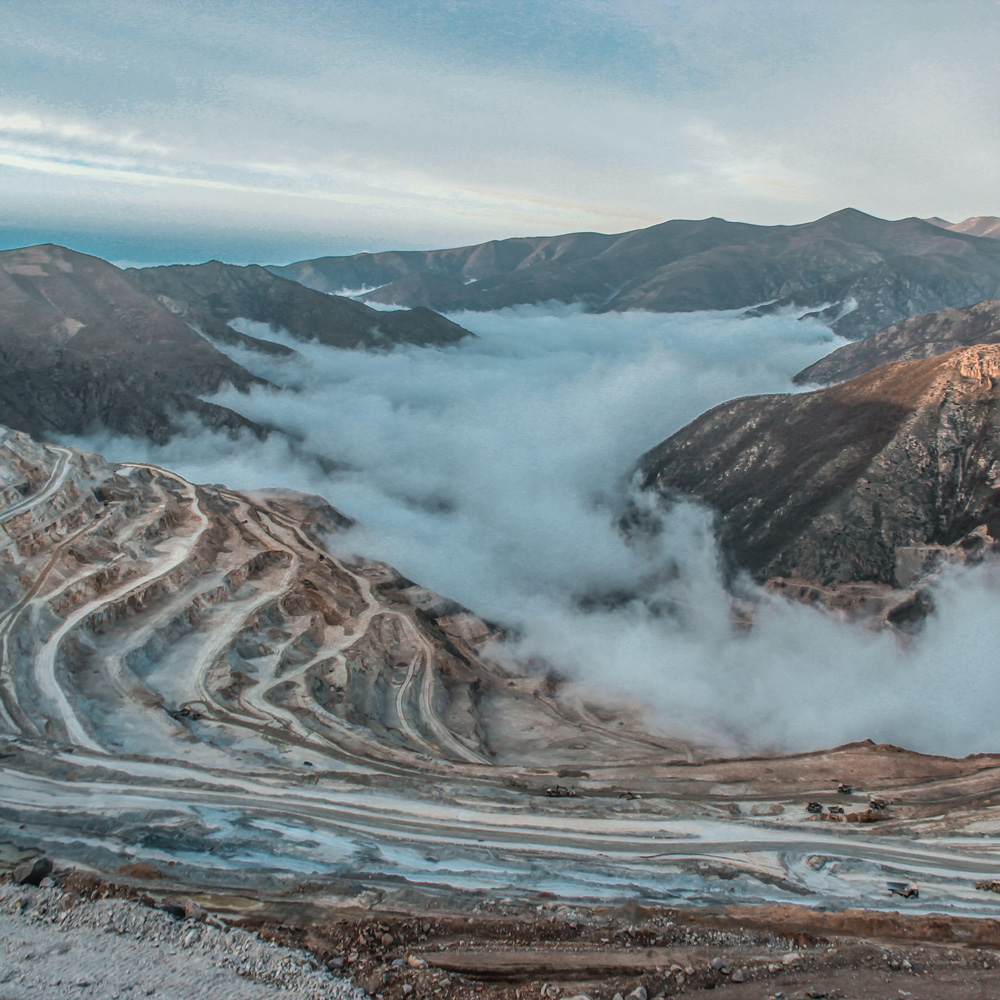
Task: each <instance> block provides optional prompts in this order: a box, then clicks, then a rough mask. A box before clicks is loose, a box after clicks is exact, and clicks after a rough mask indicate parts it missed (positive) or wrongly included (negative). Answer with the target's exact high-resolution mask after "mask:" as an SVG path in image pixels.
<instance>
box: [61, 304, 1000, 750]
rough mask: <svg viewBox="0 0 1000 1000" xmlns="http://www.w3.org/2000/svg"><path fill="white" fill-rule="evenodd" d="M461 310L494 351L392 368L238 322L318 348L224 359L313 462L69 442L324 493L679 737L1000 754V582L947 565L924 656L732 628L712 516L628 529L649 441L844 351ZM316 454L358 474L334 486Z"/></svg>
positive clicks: (784, 630)
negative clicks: (632, 492)
mask: <svg viewBox="0 0 1000 1000" xmlns="http://www.w3.org/2000/svg"><path fill="white" fill-rule="evenodd" d="M452 318H454V319H456V320H457V321H458V322H459V323H461V324H462V325H464V326H466V327H467V328H468V329H471V330H473V332H475V333H476V334H477V335H478V336H477V338H475V339H471V338H470V339H467V340H466V341H463V342H462V343H461V344H459V345H457V346H454V347H450V348H447V349H444V350H429V349H421V348H411V347H404V348H398V349H396V350H394V351H392V352H390V353H385V354H369V353H364V352H355V351H336V350H332V349H329V348H325V347H322V346H319V345H303V344H300V343H298V342H295V341H291V340H287V339H285V338H283V337H282V336H281V335H276V334H275V333H274V332H273V331H270V330H268V329H267V328H262V327H260V326H257V325H254V324H247V323H244V324H243V327H242V328H243V329H244V330H246V331H247V332H252V333H253V334H254V335H256V336H266V337H268V338H270V339H273V340H279V341H281V342H284V343H288V344H289V346H292V347H294V348H295V349H296V350H297V351H298V352H299V354H300V357H299V358H296V359H291V360H276V359H272V358H268V357H263V356H260V355H256V354H251V353H248V352H242V351H240V352H237V351H234V352H231V353H232V356H233V357H234V358H235V359H236V360H238V361H239V362H240V363H241V364H243V365H245V366H246V367H248V368H250V369H251V370H253V371H255V372H257V373H258V374H260V375H263V376H265V377H266V378H268V379H269V380H271V381H272V382H274V383H276V384H278V385H281V386H284V387H286V388H287V389H294V390H295V391H283V392H274V391H271V390H255V391H254V392H253V393H252V394H251V395H249V396H245V395H241V394H239V393H237V392H235V391H232V392H227V393H224V394H222V395H221V396H219V397H216V401H218V402H221V403H223V404H224V405H227V406H230V407H232V408H233V409H235V410H238V411H240V412H242V413H244V414H246V415H247V416H249V417H251V418H253V419H254V420H257V421H260V422H263V423H267V424H273V425H276V426H278V427H280V428H282V429H283V430H285V431H287V432H288V433H289V434H290V435H292V436H294V437H295V438H296V439H297V440H298V442H299V448H298V450H294V449H292V448H290V447H289V445H288V443H287V442H286V441H285V440H282V438H281V437H279V436H277V435H275V436H273V437H272V438H271V439H270V440H268V441H266V442H257V441H255V440H252V439H243V440H241V441H239V442H234V441H232V440H230V439H229V438H227V437H223V436H218V435H212V434H209V433H207V432H204V431H200V432H197V433H195V432H192V434H191V435H190V436H189V437H187V438H184V439H177V440H175V441H173V442H171V443H170V444H169V445H167V446H165V447H162V448H155V447H152V446H150V445H149V444H147V443H143V442H137V441H134V440H130V439H124V438H120V437H119V438H110V437H107V436H102V437H97V438H88V439H86V440H76V441H73V442H70V443H73V444H76V445H78V446H81V447H87V448H91V449H93V450H96V451H100V452H103V453H104V454H107V455H108V456H109V457H111V458H114V459H118V460H123V459H139V458H141V459H146V460H149V461H153V462H156V463H157V464H160V465H163V466H165V467H167V468H173V469H176V470H177V471H179V472H181V473H182V474H183V475H185V476H187V477H188V478H190V479H193V480H195V481H198V482H225V483H226V484H227V485H229V486H232V487H235V488H250V487H262V486H287V487H292V488H295V489H300V490H306V491H309V492H315V493H320V494H322V495H323V496H325V497H326V498H327V499H328V500H329V501H330V502H331V503H333V504H334V505H335V506H336V507H338V508H339V509H341V510H343V511H344V512H345V513H347V514H349V515H351V516H352V517H355V518H357V519H358V521H359V525H358V527H357V528H355V529H353V530H352V531H351V532H349V533H348V534H347V535H346V536H345V538H344V540H343V545H344V551H348V552H353V553H359V554H363V555H365V556H368V557H371V558H377V559H383V560H385V561H387V562H390V563H392V564H393V565H395V566H396V567H397V568H398V569H399V570H400V571H401V572H403V573H404V574H405V575H407V576H409V577H411V578H413V579H415V580H417V581H419V582H420V583H422V584H424V585H426V586H429V587H431V588H433V589H435V590H437V591H438V592H440V593H442V594H444V595H447V596H448V597H451V598H454V599H456V600H458V601H460V602H462V603H463V604H465V605H467V606H468V607H470V608H472V609H473V610H474V611H476V612H477V613H478V614H480V615H483V616H484V617H487V618H491V619H493V620H495V621H498V622H499V623H501V624H503V625H505V626H507V627H508V628H509V629H511V630H512V635H513V636H514V638H513V639H512V641H511V642H510V643H508V648H509V651H510V653H512V654H515V655H518V656H525V657H528V656H540V657H543V658H545V659H546V660H547V661H549V662H550V663H551V664H552V665H553V666H554V667H555V668H556V669H558V670H559V671H560V672H562V673H564V674H565V675H567V676H569V677H576V678H580V679H582V680H585V681H588V682H590V683H593V684H595V685H598V686H602V687H604V688H606V689H608V690H613V691H615V692H624V693H627V694H630V695H633V696H636V697H638V698H640V699H641V701H642V702H643V703H644V704H646V705H648V706H649V707H650V710H651V711H653V712H655V714H656V715H657V716H658V718H659V719H660V720H661V721H663V722H664V723H665V724H668V725H670V726H671V727H672V728H675V729H678V728H679V729H681V730H682V731H684V732H687V733H689V734H692V735H695V736H698V737H702V738H709V739H712V740H714V741H716V742H719V743H721V744H724V745H725V746H727V747H730V748H732V747H751V748H755V749H760V748H781V749H802V748H812V747H818V746H829V745H832V744H835V743H841V742H846V741H849V740H854V739H862V738H867V737H870V738H872V739H875V740H876V741H879V742H896V743H900V744H903V745H906V746H909V747H912V748H915V749H921V750H926V751H930V752H945V753H951V754H962V753H967V752H973V751H980V750H997V749H1000V747H998V746H996V745H994V743H995V739H994V738H993V736H992V733H993V731H994V729H995V727H994V724H993V719H994V716H995V712H994V707H995V706H996V705H997V704H998V702H1000V677H996V676H995V675H996V672H995V671H994V670H992V668H991V655H992V653H991V651H992V650H993V649H996V648H997V642H998V640H1000V623H997V624H994V622H995V619H996V616H995V615H991V614H989V613H988V611H989V609H990V608H992V607H993V606H995V601H996V597H997V593H996V591H997V580H996V578H995V574H994V572H993V571H992V570H991V569H989V568H982V569H979V570H977V571H963V572H958V571H954V572H952V573H950V574H948V575H947V576H945V577H944V578H943V579H942V580H941V581H940V583H939V585H938V588H937V594H936V600H937V604H938V611H937V613H936V614H935V615H934V616H933V617H932V618H931V620H930V621H929V622H928V624H927V626H926V628H925V629H924V631H923V633H922V634H921V635H920V636H918V637H916V638H915V639H912V640H907V641H906V642H901V641H900V640H899V639H898V638H897V637H895V636H893V635H890V634H888V633H883V634H874V633H872V632H871V631H868V630H865V629H863V628H860V627H855V626H850V625H847V624H845V623H844V622H842V621H841V620H839V619H838V618H836V617H835V616H831V615H826V614H822V613H819V612H817V611H815V610H812V609H809V608H805V607H801V606H797V605H791V604H788V603H787V602H785V601H783V600H780V599H776V598H772V597H768V596H766V595H764V594H763V593H762V592H760V591H759V590H757V589H756V588H752V587H751V586H750V585H749V584H747V592H748V593H750V594H751V595H752V596H753V597H754V598H755V599H756V600H757V601H758V602H759V604H758V607H757V612H756V624H755V627H754V628H752V629H750V630H749V631H747V630H746V629H743V628H740V627H739V626H738V624H737V623H735V622H734V620H733V614H732V608H731V598H730V596H729V594H728V593H727V591H726V589H725V588H724V586H723V583H722V579H721V576H720V573H719V566H718V553H717V550H716V546H715V541H714V538H713V535H712V530H711V515H710V513H709V512H707V511H705V510H703V509H701V508H699V507H698V506H696V505H694V504H679V505H676V506H674V507H673V508H671V509H670V510H667V511H657V512H656V515H657V516H660V517H662V518H663V519H664V530H663V531H662V532H661V533H660V536H659V537H658V538H657V539H656V540H655V542H646V543H642V544H635V545H628V544H626V543H625V541H624V540H623V538H622V536H621V535H620V533H619V532H618V531H617V530H616V527H615V520H616V516H617V514H618V513H619V512H620V511H621V509H622V505H623V502H624V500H625V498H626V494H627V492H628V478H629V473H630V471H631V469H632V467H633V466H634V464H635V462H636V460H637V459H638V457H639V456H640V455H641V454H642V453H643V452H644V451H645V450H646V449H648V448H650V447H652V446H653V445H655V444H657V443H658V442H659V441H661V440H663V439H664V438H665V437H667V436H668V435H670V434H671V433H673V432H674V431H676V430H677V429H678V428H680V427H681V426H683V425H684V424H685V423H687V422H688V421H689V420H691V419H693V418H694V417H696V416H697V415H698V414H699V413H701V412H703V411H704V410H706V409H708V408H709V407H711V406H713V405H715V404H717V403H719V402H722V401H724V400H727V399H731V398H733V397H735V396H741V395H747V394H752V393H761V392H782V391H790V390H791V388H792V387H791V385H790V382H789V379H790V377H791V376H792V375H793V374H794V373H795V372H797V371H799V370H800V369H801V368H803V367H804V366H806V365H807V364H810V363H811V362H812V361H815V360H816V359H818V358H819V357H821V356H822V355H823V354H825V353H827V352H828V351H829V350H831V349H832V348H833V347H834V346H836V342H835V340H834V338H833V337H832V335H831V334H830V333H829V331H828V330H826V329H825V328H824V327H822V326H820V325H819V324H816V323H814V322H811V321H807V322H799V321H798V320H797V319H795V318H794V317H789V316H777V317H766V318H762V319H754V320H742V319H739V318H737V317H736V316H735V315H733V314H727V313H691V314H677V315H662V314H652V313H626V314H611V315H589V314H585V313H583V312H581V311H579V310H577V309H574V308H571V307H559V308H554V309H540V308H520V309H513V310H504V311H503V312H499V313H490V314H461V315H458V316H454V317H452ZM303 452H312V453H315V454H319V455H322V456H324V457H326V458H328V459H330V460H332V461H334V462H337V463H338V464H339V465H340V466H341V468H342V471H339V472H336V473H334V474H331V475H325V474H323V473H322V472H321V471H320V469H319V467H318V465H317V464H316V463H315V462H313V461H310V460H309V459H308V458H305V457H303V454H302V453H303ZM643 502H648V501H643ZM973 623H974V625H973ZM995 633H998V634H995Z"/></svg>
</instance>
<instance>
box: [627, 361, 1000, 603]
mask: <svg viewBox="0 0 1000 1000" xmlns="http://www.w3.org/2000/svg"><path fill="white" fill-rule="evenodd" d="M998 379H1000V346H995V345H987V346H978V347H970V348H964V349H961V350H957V351H952V352H951V353H949V354H945V355H943V356H941V357H936V358H930V359H926V360H920V361H911V362H901V363H897V364H892V365H885V366H883V367H881V368H878V369H876V370H874V371H872V372H868V373H867V374H865V375H862V376H860V377H859V378H856V379H853V380H851V381H850V382H845V383H842V384H840V385H837V386H834V387H833V388H829V389H821V390H819V391H816V392H811V393H803V394H801V395H775V396H753V397H748V398H745V399H738V400H734V401H732V402H728V403H723V404H722V405H721V406H717V407H715V408H714V409H712V410H709V411H708V412H707V413H705V414H703V415H702V416H700V417H699V418H698V419H697V420H695V421H693V422H692V423H691V424H689V425H688V426H687V427H684V428H683V429H682V430H680V431H678V433H676V434H674V435H673V436H672V437H670V438H668V439H667V440H666V441H664V442H663V443H662V444H660V445H657V446H656V447H655V448H653V449H652V450H650V451H649V452H647V454H646V455H644V456H643V457H642V459H641V460H640V462H639V471H640V474H641V478H642V485H643V487H644V488H646V489H651V490H655V491H657V492H659V493H661V494H662V495H664V496H665V497H670V496H673V495H676V494H687V495H692V496H695V497H699V498H701V499H702V500H704V501H705V502H706V503H708V504H709V505H710V506H712V507H713V508H715V509H716V510H717V511H718V512H719V516H720V527H721V541H722V545H723V549H724V551H725V552H726V553H727V554H728V555H729V557H731V559H732V560H733V562H734V563H735V564H736V565H737V566H739V567H743V568H745V569H748V570H749V571H750V572H751V573H752V574H753V575H754V576H755V577H756V578H757V579H759V580H766V579H768V578H771V577H795V578H800V579H803V580H812V581H817V582H819V583H822V584H838V583H847V582H851V581H872V582H876V583H881V584H887V585H891V586H899V585H903V586H905V585H907V584H908V582H910V581H911V580H912V578H913V577H914V575H915V574H914V571H913V567H914V565H915V564H922V563H924V562H926V561H927V560H929V559H931V557H932V556H933V555H934V550H935V547H947V546H951V545H955V544H956V543H959V544H960V545H962V546H963V548H964V550H965V551H968V552H972V551H974V550H976V549H982V548H985V546H987V545H989V544H992V539H995V538H997V537H1000V505H998V503H997V500H998V497H1000V491H998V489H997V487H998V486H1000V422H998V417H1000V413H998V397H1000V389H998V387H997V382H998ZM974 533H975V534H974Z"/></svg>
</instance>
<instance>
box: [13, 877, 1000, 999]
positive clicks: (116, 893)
mask: <svg viewBox="0 0 1000 1000" xmlns="http://www.w3.org/2000/svg"><path fill="white" fill-rule="evenodd" d="M22 873H23V869H22ZM52 874H53V876H54V877H51V876H50V877H46V878H45V879H44V880H43V884H42V885H41V886H39V887H35V886H31V885H18V884H15V883H14V882H13V881H12V879H13V878H15V877H16V876H12V874H11V873H7V874H6V875H5V876H3V882H0V1000H26V998H32V1000H34V998H38V997H46V998H47V997H53V998H54V997H60V998H62V997H81V998H84V997H89V998H101V1000H103V998H115V1000H125V998H129V1000H131V998H133V997H156V998H158V1000H258V998H259V1000H264V998H276V997H278V998H284V997H287V998H288V1000H319V998H323V1000H363V998H364V997H365V996H366V995H367V996H371V997H374V998H376V1000H379V998H381V1000H398V998H413V1000H418V998H422V997H433V998H441V1000H445V998H464V997H473V998H477V1000H527V998H529V997H540V998H542V1000H569V998H573V1000H657V998H665V997H669V996H676V995H697V994H701V993H703V992H704V991H707V990H716V989H720V990H722V991H723V994H722V995H724V996H726V997H730V998H732V1000H751V998H753V1000H765V998H766V1000H886V998H892V1000H900V998H903V1000H906V998H914V1000H986V998H993V997H996V996H997V995H1000V950H997V949H1000V925H998V924H997V922H996V921H982V920H980V921H973V920H962V919H948V918H943V917H910V918H907V917H901V916H900V915H899V914H892V913H888V914H882V915H874V914H871V913H863V912H853V913H851V912H841V913H823V912H817V911H807V910H804V909H796V908H792V907H772V908H770V909H767V908H760V907H758V908H754V909H753V912H752V913H750V912H739V911H738V910H735V909H729V910H728V911H723V910H707V909H688V910H675V911H667V910H652V909H646V908H643V907H637V906H634V905H632V906H626V907H621V908H617V909H614V908H603V909H582V908H570V907H567V906H565V905H561V904H559V903H558V902H556V901H553V902H551V903H548V904H544V905H542V906H540V907H538V908H537V909H536V910H535V911H534V912H530V911H521V912H517V913H506V914H504V913H499V912H498V909H499V910H502V908H496V907H493V908H490V907H488V906H487V907H484V908H483V911H484V912H480V913H479V914H476V915H475V916H465V915H458V914H454V913H453V914H450V915H448V914H442V913H436V914H424V915H423V916H419V915H414V914H412V913H411V914H408V915H403V914H394V915H385V914H383V915H381V916H372V915H359V914H358V913H349V912H346V911H342V912H339V913H334V912H331V913H327V914H325V915H324V916H323V917H322V918H320V919H316V918H317V914H316V913H315V912H314V911H313V912H310V911H309V910H308V908H301V909H300V910H299V912H298V913H297V914H296V913H295V912H294V911H292V910H286V911H285V912H284V913H283V914H281V915H280V919H279V918H278V917H277V916H276V915H272V916H274V917H275V918H274V919H269V918H261V917H259V916H258V917H256V918H253V919H244V920H242V921H240V923H241V924H242V926H236V924H235V923H234V922H233V921H226V920H223V919H220V917H219V916H217V915H215V914H213V913H211V912H208V911H206V910H205V909H204V908H203V907H201V906H200V905H198V904H196V903H194V902H193V901H192V900H190V899H184V898H183V897H172V898H170V897H165V896H160V897H159V898H155V897H154V896H152V895H149V894H147V893H144V892H139V891H138V890H136V889H135V888H134V887H132V886H130V885H129V884H128V880H126V881H123V882H121V883H109V882H107V881H105V880H103V879H100V878H97V877H95V876H92V875H88V874H85V873H81V872H77V871H72V870H60V869H56V870H55V871H54V872H53V873H52ZM490 909H493V910H494V912H493V913H490V912H485V911H489V910H490ZM862 935H864V936H862ZM963 942H964V943H963ZM987 943H989V944H992V945H993V946H992V947H986V946H983V945H984V944H987ZM330 970H335V972H333V971H330ZM364 991H367V994H366V993H365V992H364Z"/></svg>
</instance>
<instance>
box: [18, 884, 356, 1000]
mask: <svg viewBox="0 0 1000 1000" xmlns="http://www.w3.org/2000/svg"><path fill="white" fill-rule="evenodd" d="M188 912H189V913H190V914H191V915H190V916H184V915H181V914H176V915H172V914H171V913H169V912H166V911H164V910H158V909H153V908H151V907H149V906H144V905H143V904H142V903H140V902H132V901H128V900H125V899H114V898H109V899H95V900H88V899H86V898H85V897H83V896H79V895H76V894H74V893H63V892H62V891H61V890H60V889H58V888H55V887H45V888H42V887H38V888H35V887H31V886H16V885H11V884H8V885H0V970H2V971H0V998H2V1000H22V998H25V1000H26V998H32V1000H34V998H38V997H45V998H48V997H52V998H55V997H81V998H83V997H92V998H101V1000H104V998H112V997H120V998H125V997H129V998H131V997H156V998H157V1000H265V998H270V997H274V996H276V995H277V996H281V997H287V998H288V1000H319V998H324V1000H358V998H361V997H362V996H363V994H362V992H361V991H360V990H358V989H356V988H355V987H353V986H352V985H351V984H350V983H349V982H347V981H346V980H345V979H342V978H339V977H335V976H333V975H331V974H330V973H329V972H328V971H327V970H326V969H321V968H317V966H316V963H315V961H313V960H312V959H311V958H310V956H309V955H307V954H305V953H303V952H301V951H292V950H290V949H288V948H283V947H281V946H280V945H276V944H272V943H269V942H266V941H263V940H261V939H260V938H259V937H257V936H256V935H255V934H251V933H248V932H247V931H243V930H239V929H237V928H233V927H227V926H225V925H224V924H222V923H221V921H219V922H216V923H211V922H206V921H205V919H204V916H205V915H204V914H198V913H197V911H195V910H193V909H189V911H188Z"/></svg>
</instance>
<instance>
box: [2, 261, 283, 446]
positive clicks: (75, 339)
mask: <svg viewBox="0 0 1000 1000" xmlns="http://www.w3.org/2000/svg"><path fill="white" fill-rule="evenodd" d="M0 357H2V358H3V362H4V366H5V367H4V378H3V381H2V383H0V420H3V421H4V422H5V423H7V424H8V425H10V426H13V427H16V428H18V429H20V430H25V431H28V432H30V433H33V434H36V435H41V436H46V435H48V434H52V433H71V434H72V433H82V432H83V431H86V430H89V429H90V428H91V427H95V426H104V427H107V428H110V429H111V430H114V431H118V432H121V433H129V434H138V435H142V436H145V437H149V438H150V439H152V440H153V441H157V442H162V441H164V440H166V439H167V438H169V437H170V435H171V434H172V433H174V431H175V430H176V428H177V417H178V415H180V414H184V413H192V414H194V415H195V416H197V417H198V418H199V419H201V420H202V421H203V422H205V423H206V424H207V425H208V426H210V427H213V428H215V429H220V428H228V429H230V430H235V429H237V428H241V427H245V428H250V429H252V430H254V431H255V432H257V433H262V428H260V427H258V426H257V425H256V424H254V423H252V422H251V421H248V420H246V419H245V418H243V417H241V416H239V415H238V414H236V413H234V412H232V411H230V410H227V409H225V408H224V407H221V406H215V405H213V404H210V403H205V402H203V401H202V400H200V399H198V398H197V397H198V394H200V393H211V392H215V391H217V390H218V389H220V388H222V387H223V386H225V385H232V386H235V387H236V388H237V389H240V390H247V389H249V387H250V386H252V385H255V384H257V385H264V384H266V383H265V382H264V381H263V380H262V379H259V378H257V377H256V376H254V375H253V374H251V373H250V372H248V371H247V370H246V369H244V368H242V367H241V366H240V365H238V364H236V363H235V362H234V361H231V360H230V359H229V358H227V357H226V356H225V355H224V354H222V353H220V352H219V351H217V350H216V349H215V348H214V347H212V346H211V344H209V343H207V342H206V341H205V339H204V338H203V337H201V336H200V335H199V334H197V333H195V332H194V331H193V330H192V329H191V328H190V327H189V326H188V325H187V324H186V323H184V322H183V321H182V320H181V319H180V318H178V317H177V316H175V315H173V314H172V313H170V312H169V311H168V310H166V309H164V308H163V307H162V306H161V305H160V304H159V303H157V302H156V301H155V300H154V299H152V298H150V297H149V296H148V295H146V294H144V293H143V292H142V291H140V290H139V289H137V288H135V287H134V286H133V285H132V284H131V283H130V282H129V281H127V280H126V279H125V277H124V275H123V273H122V272H121V271H120V270H119V269H118V268H117V267H115V266H114V265H112V264H109V263H107V262H106V261H103V260H100V259H99V258H97V257H91V256H88V255H87V254H81V253H76V252H75V251H73V250H67V249H66V248H64V247H58V246H53V245H45V246H36V247H27V248H24V249H20V250H7V251H3V252H0Z"/></svg>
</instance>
